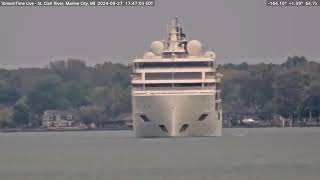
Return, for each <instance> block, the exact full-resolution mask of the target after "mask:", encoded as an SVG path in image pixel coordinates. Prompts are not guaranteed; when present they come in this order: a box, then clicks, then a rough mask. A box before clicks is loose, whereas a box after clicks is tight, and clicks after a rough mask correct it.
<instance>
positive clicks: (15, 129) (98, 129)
mask: <svg viewBox="0 0 320 180" xmlns="http://www.w3.org/2000/svg"><path fill="white" fill-rule="evenodd" d="M315 127H320V125H317V126H292V127H278V126H269V127H266V126H264V127H257V126H252V127H249V126H236V127H223V129H238V128H243V129H251V128H258V129H259V128H261V129H267V128H283V129H288V128H315ZM128 130H132V131H133V128H130V127H128V128H126V127H119V128H114V127H112V128H111V127H110V128H96V129H89V128H85V129H84V128H83V129H80V128H78V129H75V128H73V129H66V128H59V129H42V128H34V129H20V128H11V129H0V133H20V132H21V133H24V132H68V131H71V132H72V131H128Z"/></svg>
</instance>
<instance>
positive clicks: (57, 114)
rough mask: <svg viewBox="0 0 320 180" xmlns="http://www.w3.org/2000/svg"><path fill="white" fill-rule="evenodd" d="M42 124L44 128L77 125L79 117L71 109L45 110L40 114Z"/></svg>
mask: <svg viewBox="0 0 320 180" xmlns="http://www.w3.org/2000/svg"><path fill="white" fill-rule="evenodd" d="M42 126H43V127H46V128H50V127H53V128H54V127H55V128H63V127H78V126H79V118H78V116H77V115H76V114H75V113H74V112H72V111H60V110H47V111H44V112H43V115H42Z"/></svg>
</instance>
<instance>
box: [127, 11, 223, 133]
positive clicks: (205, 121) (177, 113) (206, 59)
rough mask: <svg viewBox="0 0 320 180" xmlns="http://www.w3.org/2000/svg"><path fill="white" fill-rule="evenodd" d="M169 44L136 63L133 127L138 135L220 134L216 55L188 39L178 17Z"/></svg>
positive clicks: (162, 44)
mask: <svg viewBox="0 0 320 180" xmlns="http://www.w3.org/2000/svg"><path fill="white" fill-rule="evenodd" d="M167 32H168V37H167V39H166V40H165V41H154V42H153V43H152V44H151V47H150V49H151V51H150V52H147V53H145V54H144V56H143V58H141V59H135V60H134V62H133V74H132V107H133V125H134V130H135V133H136V136H137V137H170V136H220V135H221V131H222V109H221V98H220V88H219V87H220V86H219V84H220V81H221V77H222V75H221V74H219V73H217V72H216V65H215V58H216V55H215V53H214V52H212V51H207V52H205V53H203V50H202V45H201V43H200V42H199V41H197V40H192V41H188V40H187V39H186V36H185V34H184V33H183V31H182V27H181V25H180V24H179V22H178V18H177V17H176V18H174V20H173V22H172V24H170V25H168V27H167Z"/></svg>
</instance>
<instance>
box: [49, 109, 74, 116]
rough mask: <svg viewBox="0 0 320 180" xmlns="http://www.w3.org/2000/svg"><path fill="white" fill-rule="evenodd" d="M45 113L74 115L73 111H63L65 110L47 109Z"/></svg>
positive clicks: (50, 114)
mask: <svg viewBox="0 0 320 180" xmlns="http://www.w3.org/2000/svg"><path fill="white" fill-rule="evenodd" d="M43 115H49V116H54V115H60V116H68V115H74V113H73V112H72V111H63V110H46V111H44V112H43Z"/></svg>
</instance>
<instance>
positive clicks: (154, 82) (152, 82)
mask: <svg viewBox="0 0 320 180" xmlns="http://www.w3.org/2000/svg"><path fill="white" fill-rule="evenodd" d="M220 81H221V80H220V79H165V80H135V79H133V80H132V84H168V83H220Z"/></svg>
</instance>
